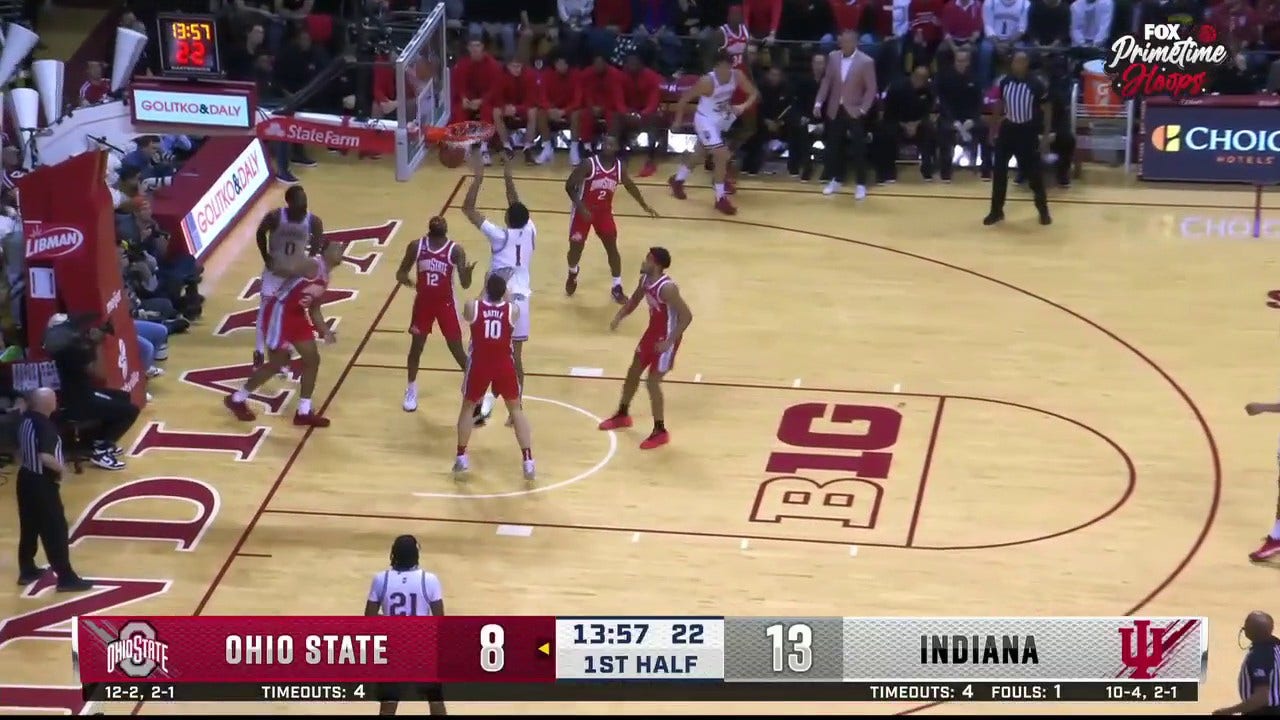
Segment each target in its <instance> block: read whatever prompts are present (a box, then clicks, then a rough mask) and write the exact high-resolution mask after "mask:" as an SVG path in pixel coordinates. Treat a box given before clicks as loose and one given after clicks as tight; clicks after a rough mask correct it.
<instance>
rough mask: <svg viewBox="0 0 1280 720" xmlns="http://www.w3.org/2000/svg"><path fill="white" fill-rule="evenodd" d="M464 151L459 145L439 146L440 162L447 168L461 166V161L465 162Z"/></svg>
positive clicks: (465, 155)
mask: <svg viewBox="0 0 1280 720" xmlns="http://www.w3.org/2000/svg"><path fill="white" fill-rule="evenodd" d="M466 160H467V154H466V151H465V150H463V149H462V148H460V147H454V146H452V145H441V146H440V164H441V165H443V166H445V167H447V168H456V167H462V163H464V162H466Z"/></svg>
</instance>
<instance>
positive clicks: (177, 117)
mask: <svg viewBox="0 0 1280 720" xmlns="http://www.w3.org/2000/svg"><path fill="white" fill-rule="evenodd" d="M132 93H133V119H134V122H140V123H163V124H167V125H198V126H205V127H222V128H244V129H248V128H250V127H252V126H253V118H252V116H251V111H252V108H251V107H250V103H249V98H248V97H246V96H243V95H214V94H211V93H198V92H175V91H173V90H148V89H143V88H134V89H133V90H132Z"/></svg>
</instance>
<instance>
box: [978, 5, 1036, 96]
mask: <svg viewBox="0 0 1280 720" xmlns="http://www.w3.org/2000/svg"><path fill="white" fill-rule="evenodd" d="M1030 14H1031V0H985V2H984V3H983V5H982V23H983V26H984V28H985V30H984V34H985V36H986V39H987V40H988V41H989V42H991V44H992V45H993V46H994V47H995V55H996V57H999V58H1006V57H1010V56H1011V53H1012V52H1013V49H1014V48H1015V47H1019V46H1021V45H1022V43H1023V41H1024V40H1025V39H1026V36H1027V25H1028V21H1029V16H1030ZM978 79H979V80H982V81H983V83H984V84H985V83H986V82H987V78H978Z"/></svg>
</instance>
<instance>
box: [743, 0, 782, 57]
mask: <svg viewBox="0 0 1280 720" xmlns="http://www.w3.org/2000/svg"><path fill="white" fill-rule="evenodd" d="M742 18H743V20H744V21H745V22H746V23H747V30H750V31H751V37H753V38H757V39H763V40H764V44H765V45H766V46H772V45H773V44H774V43H775V42H777V40H778V28H779V27H780V26H781V24H782V0H743V2H742Z"/></svg>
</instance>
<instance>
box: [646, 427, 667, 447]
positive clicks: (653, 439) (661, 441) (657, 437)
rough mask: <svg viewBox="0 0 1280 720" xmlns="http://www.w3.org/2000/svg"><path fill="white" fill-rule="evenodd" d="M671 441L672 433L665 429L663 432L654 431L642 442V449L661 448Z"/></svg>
mask: <svg viewBox="0 0 1280 720" xmlns="http://www.w3.org/2000/svg"><path fill="white" fill-rule="evenodd" d="M669 442H671V433H669V432H667V431H666V430H663V431H662V432H656V433H653V434H652V435H650V436H649V437H647V438H645V439H644V442H642V443H640V449H641V450H652V449H654V448H660V447H662V446H663V445H666V444H667V443H669Z"/></svg>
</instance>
